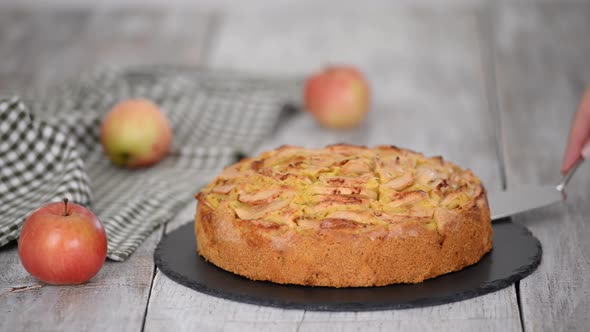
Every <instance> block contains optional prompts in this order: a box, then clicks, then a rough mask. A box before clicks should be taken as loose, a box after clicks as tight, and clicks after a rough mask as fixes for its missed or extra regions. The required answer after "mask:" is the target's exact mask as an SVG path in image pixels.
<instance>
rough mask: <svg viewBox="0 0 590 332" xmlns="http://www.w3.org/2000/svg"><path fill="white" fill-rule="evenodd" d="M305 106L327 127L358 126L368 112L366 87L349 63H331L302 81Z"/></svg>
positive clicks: (367, 91)
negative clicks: (342, 64)
mask: <svg viewBox="0 0 590 332" xmlns="http://www.w3.org/2000/svg"><path fill="white" fill-rule="evenodd" d="M304 98H305V107H306V109H307V110H308V111H309V112H310V113H311V114H312V115H313V116H314V118H315V119H316V120H317V121H318V122H319V123H320V124H321V125H323V126H325V127H328V128H348V127H353V126H355V125H358V124H359V123H360V122H361V121H362V120H363V118H364V117H365V115H366V114H367V112H368V111H369V86H368V84H367V81H366V80H365V78H364V77H363V75H362V73H361V72H360V71H359V70H358V69H356V68H354V67H350V66H334V67H329V68H326V69H325V70H323V71H322V72H319V73H316V74H314V75H312V76H311V77H309V78H308V79H307V81H306V82H305V96H304Z"/></svg>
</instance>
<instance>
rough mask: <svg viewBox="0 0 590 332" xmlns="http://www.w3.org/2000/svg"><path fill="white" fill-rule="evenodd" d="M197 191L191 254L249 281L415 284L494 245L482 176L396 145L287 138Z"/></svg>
mask: <svg viewBox="0 0 590 332" xmlns="http://www.w3.org/2000/svg"><path fill="white" fill-rule="evenodd" d="M196 198H197V200H198V202H199V204H198V207H197V213H196V221H195V233H196V237H197V250H198V253H199V254H200V255H201V256H203V257H204V258H205V259H206V260H207V261H209V262H211V263H213V264H215V265H216V266H218V267H220V268H222V269H224V270H227V271H230V272H233V273H235V274H238V275H241V276H244V277H247V278H250V279H253V280H267V281H271V282H276V283H283V284H298V285H310V286H329V287H365V286H381V285H388V284H393V283H418V282H421V281H423V280H425V279H428V278H432V277H436V276H439V275H441V274H445V273H449V272H452V271H457V270H460V269H462V268H464V267H466V266H468V265H471V264H474V263H476V262H478V261H479V260H480V259H481V258H482V256H483V255H485V254H486V253H487V252H488V251H490V249H491V248H492V227H491V219H490V211H489V207H488V202H487V197H486V191H485V189H484V187H483V185H482V183H481V181H480V180H479V178H477V177H476V176H475V175H474V174H473V173H472V172H471V171H470V170H464V169H461V168H459V167H458V166H456V165H455V164H453V163H450V162H448V161H445V160H443V158H441V157H431V158H428V157H425V156H424V155H423V154H420V153H417V152H413V151H410V150H406V149H400V148H397V147H395V146H377V147H374V148H367V147H360V146H352V145H345V144H339V145H332V146H327V147H325V148H322V149H306V148H301V147H294V146H282V147H280V148H278V149H275V150H272V151H268V152H265V153H262V154H261V155H259V156H258V157H255V158H246V159H243V160H241V161H240V162H238V163H236V164H234V165H232V166H229V167H227V168H225V169H224V170H223V172H222V173H221V174H220V175H219V176H218V177H217V178H216V179H214V180H213V181H212V182H211V183H210V184H209V185H208V186H207V187H205V188H204V189H203V190H202V191H201V192H200V193H198V194H197V195H196Z"/></svg>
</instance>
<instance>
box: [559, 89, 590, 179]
mask: <svg viewBox="0 0 590 332" xmlns="http://www.w3.org/2000/svg"><path fill="white" fill-rule="evenodd" d="M589 136H590V87H589V88H588V89H586V92H585V93H584V95H583V96H582V99H581V101H580V105H579V106H578V109H577V110H576V114H575V115H574V120H573V123H572V129H571V131H570V137H569V141H568V144H567V148H566V151H565V156H564V157H563V162H562V164H561V171H562V172H567V171H568V170H569V169H570V168H571V167H572V166H573V164H574V163H575V162H576V160H577V159H578V158H579V157H580V152H581V151H582V148H583V147H584V144H585V143H586V141H587V140H588V138H589Z"/></svg>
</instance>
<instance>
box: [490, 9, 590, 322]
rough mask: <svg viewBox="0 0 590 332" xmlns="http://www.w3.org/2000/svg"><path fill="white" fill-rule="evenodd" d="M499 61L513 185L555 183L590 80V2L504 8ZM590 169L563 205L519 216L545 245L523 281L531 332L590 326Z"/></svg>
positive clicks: (504, 129)
mask: <svg viewBox="0 0 590 332" xmlns="http://www.w3.org/2000/svg"><path fill="white" fill-rule="evenodd" d="M495 27H496V28H495V36H494V39H495V49H496V51H495V54H496V56H495V59H496V68H497V75H496V76H497V80H498V93H499V102H500V103H499V105H500V109H501V123H502V137H503V144H502V147H503V150H504V154H505V160H506V172H507V184H508V189H510V188H511V187H515V186H518V185H521V184H555V183H557V182H558V181H559V179H560V174H559V170H560V164H561V158H562V156H563V152H564V150H565V144H566V140H567V136H568V131H569V127H570V121H571V118H572V115H573V112H574V111H575V109H576V106H577V103H578V101H579V98H580V96H581V93H582V91H583V88H584V86H585V85H590V44H589V43H588V40H589V39H588V36H589V35H590V3H579V4H572V5H559V6H558V5H547V4H545V5H521V6H502V7H499V8H498V10H497V12H496V15H495ZM589 188H590V168H589V165H587V163H586V165H582V166H581V168H580V169H579V170H578V173H577V174H576V175H575V177H574V178H573V180H572V181H571V184H570V186H569V188H568V190H567V191H568V194H569V195H568V200H567V202H566V203H565V204H560V205H556V206H552V207H547V208H543V209H540V210H537V211H533V212H527V213H524V214H522V215H520V216H517V217H516V218H515V219H516V220H517V221H518V222H519V223H522V224H523V225H526V226H527V227H529V229H531V231H532V232H533V233H534V234H535V235H536V236H537V237H538V238H539V240H540V241H541V244H542V246H543V261H542V263H541V265H540V267H539V269H538V270H537V272H535V273H534V274H533V275H531V276H530V277H528V278H526V279H525V280H523V281H522V282H521V283H520V298H521V303H522V312H523V318H524V327H525V330H529V331H565V330H567V331H575V330H577V331H587V330H588V328H589V326H590V316H589V315H588V313H589V312H590V278H588V276H589V275H590V241H589V239H590V222H589V220H588V215H590V204H589V203H588V202H589V200H590V192H589Z"/></svg>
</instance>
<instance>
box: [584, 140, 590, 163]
mask: <svg viewBox="0 0 590 332" xmlns="http://www.w3.org/2000/svg"><path fill="white" fill-rule="evenodd" d="M582 157H584V159H586V160H590V142H588V143H586V145H584V148H583V149H582Z"/></svg>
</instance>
